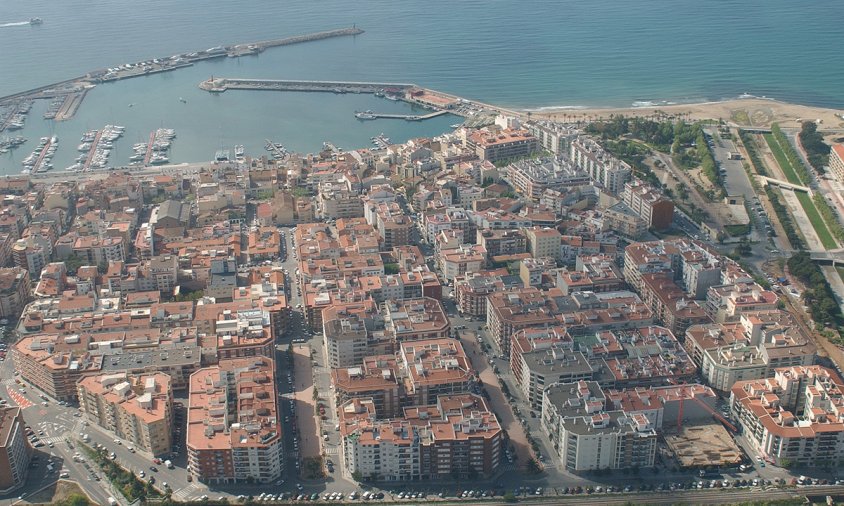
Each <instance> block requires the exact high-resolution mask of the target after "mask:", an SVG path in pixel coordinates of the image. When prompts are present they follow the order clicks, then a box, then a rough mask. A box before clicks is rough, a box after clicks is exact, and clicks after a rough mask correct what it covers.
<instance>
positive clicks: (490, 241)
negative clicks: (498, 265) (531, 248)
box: [476, 229, 527, 258]
mask: <svg viewBox="0 0 844 506" xmlns="http://www.w3.org/2000/svg"><path fill="white" fill-rule="evenodd" d="M476 241H477V243H478V244H480V245H481V246H483V247H484V249H485V250H486V253H487V255H488V256H489V257H490V258H492V257H495V256H499V255H514V254H517V253H524V252H526V251H527V238H526V237H525V233H524V231H523V230H520V229H514V230H500V229H496V230H484V229H478V231H477V239H476Z"/></svg>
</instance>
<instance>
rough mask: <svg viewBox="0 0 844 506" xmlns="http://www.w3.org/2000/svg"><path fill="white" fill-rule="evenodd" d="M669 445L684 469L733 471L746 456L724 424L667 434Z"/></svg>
mask: <svg viewBox="0 0 844 506" xmlns="http://www.w3.org/2000/svg"><path fill="white" fill-rule="evenodd" d="M665 442H666V444H667V445H668V449H669V450H670V451H671V453H673V454H674V457H675V458H676V459H677V463H678V464H679V465H680V467H683V468H689V467H693V468H702V467H730V466H737V465H739V464H740V463H741V461H742V458H743V456H742V455H743V454H742V451H741V450H740V449H739V447H738V446H737V445H736V443H735V441H734V440H733V438H732V436H731V435H730V433H729V432H727V429H725V428H724V426H723V425H721V424H720V423H708V424H705V425H686V426H683V427H680V429H679V431H678V432H674V433H666V434H665Z"/></svg>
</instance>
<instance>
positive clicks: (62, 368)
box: [12, 312, 216, 401]
mask: <svg viewBox="0 0 844 506" xmlns="http://www.w3.org/2000/svg"><path fill="white" fill-rule="evenodd" d="M36 317H37V321H35V320H34V319H33V318H36ZM147 317H148V315H147ZM25 325H26V326H30V327H31V328H33V329H36V330H37V333H35V334H33V335H27V336H25V337H23V338H22V339H21V340H20V341H18V342H17V343H16V344H15V346H14V348H12V358H13V359H14V361H15V370H16V371H18V372H20V374H21V376H22V377H23V378H24V379H26V380H27V381H29V382H30V383H32V384H33V385H34V386H35V387H36V388H38V389H39V390H41V391H43V392H45V393H46V394H47V395H49V396H50V397H53V398H55V399H58V400H65V401H72V400H74V399H76V397H77V393H78V392H77V388H76V382H77V380H79V379H80V378H81V377H82V376H83V375H85V374H89V373H98V372H103V373H108V372H122V371H126V372H128V373H135V374H140V373H151V372H156V371H160V372H164V373H166V374H168V375H169V376H170V378H171V382H172V388H173V389H181V388H185V387H186V386H187V378H188V376H189V375H190V374H191V373H192V372H193V371H195V370H196V369H198V368H199V365H200V362H201V360H202V348H201V347H200V345H199V341H198V335H197V331H196V328H172V329H167V330H161V329H155V328H150V327H149V323H148V322H145V324H140V323H139V322H137V320H136V321H135V322H133V321H132V319H131V317H130V315H129V313H128V312H126V313H116V314H112V315H108V316H102V317H99V318H96V319H92V318H90V316H80V317H78V318H67V319H66V320H65V321H60V322H55V323H53V322H44V320H42V319H41V317H40V316H38V315H30V316H28V317H27V322H26V323H25ZM210 353H211V354H212V356H215V355H216V350H214V349H213V348H212V350H211V351H210Z"/></svg>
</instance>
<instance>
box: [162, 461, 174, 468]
mask: <svg viewBox="0 0 844 506" xmlns="http://www.w3.org/2000/svg"><path fill="white" fill-rule="evenodd" d="M164 466H165V467H167V469H174V468H175V466H174V465H173V463H172V462H171V461H169V460H165V461H164Z"/></svg>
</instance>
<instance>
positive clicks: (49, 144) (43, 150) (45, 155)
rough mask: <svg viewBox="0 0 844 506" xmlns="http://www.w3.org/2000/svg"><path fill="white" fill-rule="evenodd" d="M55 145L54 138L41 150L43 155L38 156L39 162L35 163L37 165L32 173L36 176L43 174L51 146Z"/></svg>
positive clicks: (33, 167)
mask: <svg viewBox="0 0 844 506" xmlns="http://www.w3.org/2000/svg"><path fill="white" fill-rule="evenodd" d="M52 145H53V138H52V137H50V140H48V141H47V143H46V144H44V147H43V148H41V153H39V155H38V160H37V161H36V162H35V165H33V166H32V169H31V173H32V174H36V173H38V172H41V166H42V165H43V164H44V159H45V158H46V157H47V151H49V149H50V146H52Z"/></svg>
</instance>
